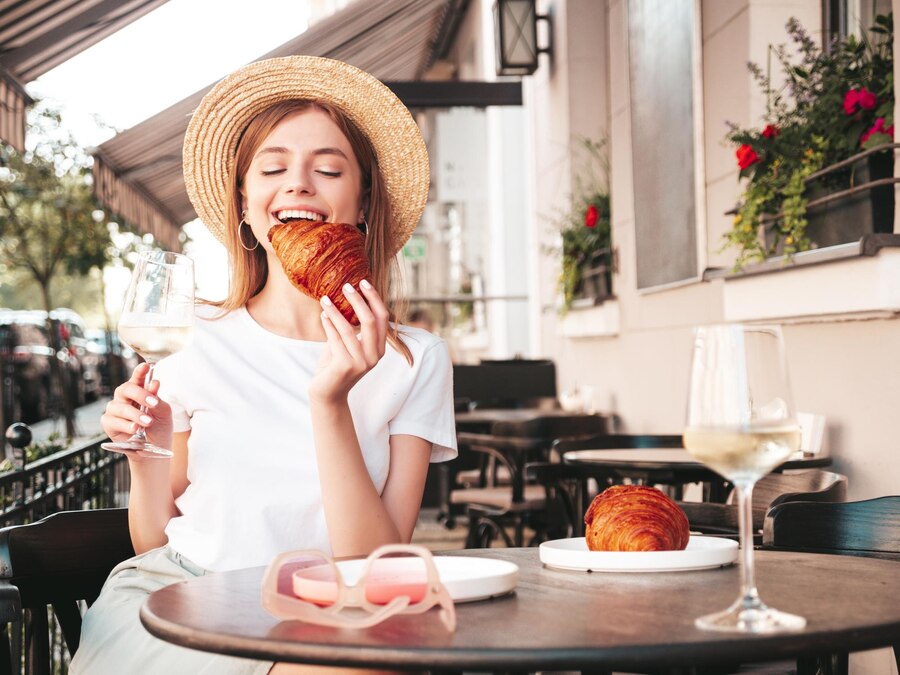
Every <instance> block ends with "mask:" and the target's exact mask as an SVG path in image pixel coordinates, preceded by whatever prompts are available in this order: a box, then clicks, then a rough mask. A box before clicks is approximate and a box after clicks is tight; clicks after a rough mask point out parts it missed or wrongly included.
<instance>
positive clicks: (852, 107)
mask: <svg viewBox="0 0 900 675" xmlns="http://www.w3.org/2000/svg"><path fill="white" fill-rule="evenodd" d="M876 105H878V98H877V97H876V96H875V94H873V93H872V92H871V91H869V90H868V89H866V88H865V87H862V88H861V89H851V90H850V91H848V92H847V93H846V94H844V112H845V113H847V114H848V115H852V114H853V113H855V112H856V107H857V106H859V108H860V109H861V110H872V109H873V108H875V106H876Z"/></svg>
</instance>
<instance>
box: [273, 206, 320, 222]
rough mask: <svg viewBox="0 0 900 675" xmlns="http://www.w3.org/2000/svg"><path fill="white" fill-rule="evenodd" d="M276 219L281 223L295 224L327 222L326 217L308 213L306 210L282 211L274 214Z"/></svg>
mask: <svg viewBox="0 0 900 675" xmlns="http://www.w3.org/2000/svg"><path fill="white" fill-rule="evenodd" d="M273 215H274V216H275V218H276V219H277V220H278V221H279V222H281V223H285V224H287V223H294V222H297V221H298V220H311V221H313V222H319V223H321V222H325V216H323V215H322V214H321V213H316V212H315V211H307V210H305V209H281V210H280V211H276V212H275V213H274V214H273Z"/></svg>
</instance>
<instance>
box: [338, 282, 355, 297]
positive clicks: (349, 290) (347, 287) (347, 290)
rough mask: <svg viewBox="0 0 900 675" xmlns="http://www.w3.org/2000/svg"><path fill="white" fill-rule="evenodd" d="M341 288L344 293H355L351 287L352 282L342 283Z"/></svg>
mask: <svg viewBox="0 0 900 675" xmlns="http://www.w3.org/2000/svg"><path fill="white" fill-rule="evenodd" d="M341 290H343V291H344V295H350V294H351V293H356V289H355V288H353V284H344V287H343V288H342V289H341Z"/></svg>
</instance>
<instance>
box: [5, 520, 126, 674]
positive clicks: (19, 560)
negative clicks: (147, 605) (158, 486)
mask: <svg viewBox="0 0 900 675" xmlns="http://www.w3.org/2000/svg"><path fill="white" fill-rule="evenodd" d="M133 555H134V549H133V548H132V545H131V537H130V535H129V531H128V509H97V510H89V511H61V512H59V513H54V514H52V515H50V516H47V517H46V518H43V519H42V520H39V521H37V522H34V523H30V524H28V525H13V526H10V527H5V528H3V529H0V617H2V620H3V621H4V622H5V623H6V624H8V626H3V630H2V631H0V674H2V673H9V672H17V673H18V672H20V667H19V664H20V663H21V662H22V654H21V650H23V651H24V663H25V672H27V673H33V674H34V675H50V673H51V672H59V670H60V665H59V664H58V663H56V664H52V663H51V661H52V660H53V658H52V657H51V650H52V651H53V653H57V654H60V653H61V652H62V649H61V646H59V645H52V644H51V635H52V634H53V633H54V632H55V631H54V630H53V627H52V623H51V621H52V620H53V619H52V617H53V616H55V620H56V623H58V624H59V627H60V629H61V632H62V635H63V639H64V641H65V646H66V651H67V652H68V654H69V657H70V658H71V655H73V654H74V653H75V650H76V649H78V643H79V640H80V638H81V614H82V613H81V604H82V603H85V604H86V605H87V606H90V605H91V604H92V603H93V602H94V600H96V599H97V596H98V595H99V594H100V589H101V588H102V586H103V583H104V582H105V581H106V578H107V576H109V573H110V571H111V570H112V568H113V567H115V566H116V565H117V564H118V563H120V562H122V561H123V560H126V559H128V558H130V557H132V556H133ZM51 607H52V610H53V611H52V614H50V613H49V612H48V608H51ZM23 628H24V645H22V644H21V642H22V640H21V637H20V636H21V634H22V633H21V631H22V630H23ZM10 634H11V635H12V640H10ZM11 645H12V648H11ZM11 665H15V667H14V668H12V670H10V667H11ZM52 666H55V668H53V667H52Z"/></svg>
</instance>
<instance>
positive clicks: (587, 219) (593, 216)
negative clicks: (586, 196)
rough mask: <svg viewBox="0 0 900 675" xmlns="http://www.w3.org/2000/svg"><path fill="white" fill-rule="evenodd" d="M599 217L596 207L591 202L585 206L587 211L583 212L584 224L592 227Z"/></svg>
mask: <svg viewBox="0 0 900 675" xmlns="http://www.w3.org/2000/svg"><path fill="white" fill-rule="evenodd" d="M599 217H600V214H599V213H598V212H597V207H596V206H594V205H593V204H591V205H590V206H589V207H587V211H585V212H584V226H585V227H593V226H594V225H596V224H597V219H598V218H599Z"/></svg>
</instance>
